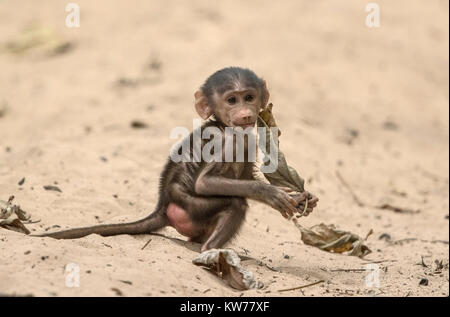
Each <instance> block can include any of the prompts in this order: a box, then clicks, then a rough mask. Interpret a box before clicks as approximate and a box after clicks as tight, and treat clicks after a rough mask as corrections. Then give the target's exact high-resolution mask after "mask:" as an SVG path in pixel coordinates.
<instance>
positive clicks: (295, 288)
mask: <svg viewBox="0 0 450 317" xmlns="http://www.w3.org/2000/svg"><path fill="white" fill-rule="evenodd" d="M323 282H325V281H324V280H320V281H317V282H314V283H311V284H307V285H302V286H297V287H292V288H286V289H280V290H278V291H279V292H287V291H295V290H297V289H303V288H306V287H310V286H313V285H316V284H320V283H323Z"/></svg>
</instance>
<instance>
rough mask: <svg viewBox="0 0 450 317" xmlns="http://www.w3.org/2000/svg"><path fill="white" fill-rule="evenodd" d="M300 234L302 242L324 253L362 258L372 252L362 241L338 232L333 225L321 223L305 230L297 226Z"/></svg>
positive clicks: (343, 232) (347, 233)
mask: <svg viewBox="0 0 450 317" xmlns="http://www.w3.org/2000/svg"><path fill="white" fill-rule="evenodd" d="M297 227H298V228H299V230H300V231H301V233H302V241H303V243H305V244H307V245H312V246H315V247H317V248H319V249H322V250H324V251H328V252H333V253H344V254H347V255H354V256H357V257H360V258H362V257H364V256H366V255H367V254H369V253H371V252H372V251H371V250H370V249H369V248H368V247H367V246H366V245H364V240H363V239H362V238H360V237H359V236H358V235H356V234H353V233H351V232H348V231H342V230H338V229H336V228H335V227H334V225H329V226H327V225H325V224H323V223H321V224H319V225H315V226H312V227H311V228H309V229H307V228H304V227H302V226H300V225H298V226H297Z"/></svg>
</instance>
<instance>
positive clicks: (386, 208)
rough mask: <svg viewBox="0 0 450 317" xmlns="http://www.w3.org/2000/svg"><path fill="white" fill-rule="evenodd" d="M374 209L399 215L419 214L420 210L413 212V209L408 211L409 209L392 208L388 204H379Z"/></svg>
mask: <svg viewBox="0 0 450 317" xmlns="http://www.w3.org/2000/svg"><path fill="white" fill-rule="evenodd" d="M374 208H377V209H382V210H391V211H393V212H396V213H400V214H417V213H419V212H420V210H418V209H417V210H413V209H409V208H402V207H397V206H393V205H390V204H381V205H379V206H374Z"/></svg>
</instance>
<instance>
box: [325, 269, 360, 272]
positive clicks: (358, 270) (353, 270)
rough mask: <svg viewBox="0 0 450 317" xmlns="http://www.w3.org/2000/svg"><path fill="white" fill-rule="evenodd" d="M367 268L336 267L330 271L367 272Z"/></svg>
mask: <svg viewBox="0 0 450 317" xmlns="http://www.w3.org/2000/svg"><path fill="white" fill-rule="evenodd" d="M365 271H367V270H366V269H335V270H330V272H365Z"/></svg>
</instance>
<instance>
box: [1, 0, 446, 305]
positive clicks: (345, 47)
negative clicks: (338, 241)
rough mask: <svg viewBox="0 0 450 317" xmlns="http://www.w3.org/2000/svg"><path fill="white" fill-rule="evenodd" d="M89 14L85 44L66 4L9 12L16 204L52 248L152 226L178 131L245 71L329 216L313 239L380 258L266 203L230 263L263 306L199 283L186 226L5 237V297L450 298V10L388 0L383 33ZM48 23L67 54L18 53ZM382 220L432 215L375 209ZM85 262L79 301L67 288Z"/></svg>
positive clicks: (323, 24)
mask: <svg viewBox="0 0 450 317" xmlns="http://www.w3.org/2000/svg"><path fill="white" fill-rule="evenodd" d="M76 2H77V3H78V4H79V5H80V8H81V19H80V27H79V28H67V27H66V26H65V19H66V14H67V13H66V12H65V10H64V4H63V3H61V2H60V1H57V0H54V1H50V0H42V1H39V4H37V3H36V1H31V0H30V1H13V0H3V1H1V2H0V20H1V21H2V22H1V23H0V45H1V49H0V108H2V107H3V109H4V110H5V111H3V114H2V115H1V116H0V199H3V200H7V199H8V197H9V196H10V195H15V197H16V202H17V203H19V204H20V205H21V207H22V208H23V209H25V210H27V211H28V212H30V213H31V214H32V219H33V220H40V222H38V223H34V224H29V225H27V227H28V228H29V229H30V230H31V231H32V232H33V233H39V232H44V231H45V230H57V229H59V228H70V227H75V226H81V225H86V224H98V223H110V222H116V221H125V220H134V219H139V218H140V217H143V216H145V215H147V214H148V213H149V212H151V211H152V210H153V208H154V206H155V203H156V200H157V197H156V195H157V185H158V178H159V172H160V171H161V169H162V167H163V165H164V163H165V161H166V157H167V155H168V153H169V150H170V148H171V146H172V145H173V144H174V142H175V141H176V140H173V139H171V138H170V137H169V136H170V132H171V131H172V129H173V128H175V127H180V126H181V127H186V128H188V129H189V130H191V129H192V119H193V118H197V115H196V113H195V111H194V107H193V93H194V92H195V90H196V89H197V88H198V87H199V86H200V85H201V84H202V82H203V81H204V79H205V78H206V77H207V76H209V75H210V74H211V73H213V72H214V71H216V70H217V69H220V68H222V67H226V66H230V65H236V66H244V67H249V68H251V69H253V70H254V71H255V72H256V73H258V74H260V75H261V76H263V77H264V78H265V79H266V80H267V83H268V86H269V89H270V92H271V101H272V102H273V103H274V105H275V108H274V114H275V117H276V119H277V122H278V124H279V126H280V128H281V130H282V136H281V137H280V141H281V149H282V150H283V151H284V153H285V155H286V157H287V159H288V162H289V164H290V165H292V166H293V167H295V168H296V169H297V171H298V172H299V173H300V175H301V176H302V177H304V178H305V179H306V180H307V181H306V189H307V190H309V191H311V192H313V193H315V194H316V195H317V196H319V198H320V202H319V205H318V207H317V209H316V210H315V211H314V212H313V213H312V214H311V215H310V216H309V217H307V218H302V219H301V224H302V225H304V226H312V225H315V224H319V223H326V224H334V225H336V226H337V227H338V228H339V229H343V230H348V231H351V232H353V233H355V234H358V235H360V236H362V237H364V236H365V235H366V234H367V232H368V231H369V230H370V229H373V231H374V233H373V234H372V235H371V236H370V237H369V238H368V240H367V245H368V246H369V247H370V248H371V249H372V251H373V252H372V253H371V254H370V255H368V256H367V257H366V258H365V260H362V259H359V258H357V257H351V256H346V255H340V254H333V253H328V252H324V251H321V250H319V249H316V248H314V247H311V246H307V245H304V244H303V243H302V242H301V239H300V233H299V231H298V229H297V228H296V227H295V226H294V225H293V224H292V223H290V222H288V221H286V220H285V219H284V218H282V217H281V216H280V215H279V213H278V212H277V211H275V210H272V209H271V208H269V207H267V206H265V205H262V204H260V203H256V202H251V203H250V210H249V212H248V214H247V217H246V221H245V224H244V226H243V228H242V230H241V232H240V233H239V235H238V236H237V237H236V238H235V239H234V240H233V241H232V242H231V243H230V244H229V245H228V247H230V248H232V249H234V250H235V251H237V252H238V253H239V254H240V255H241V256H243V255H246V256H247V257H249V258H250V259H248V260H246V261H243V263H242V264H243V265H244V266H245V267H246V268H247V269H249V270H251V271H253V272H254V274H255V277H256V278H257V279H258V280H260V281H262V282H263V283H264V288H263V289H259V290H249V291H245V292H241V291H236V290H233V289H231V288H229V287H228V286H227V285H226V284H225V283H224V282H223V281H221V280H220V279H218V278H217V277H216V276H214V275H213V274H211V273H209V272H207V271H205V270H204V269H202V268H201V267H197V266H195V265H193V264H192V259H193V258H194V257H196V256H197V255H198V246H195V245H192V244H189V243H186V242H183V241H184V240H185V239H184V238H183V237H182V236H180V235H179V234H178V233H177V232H176V231H175V230H174V229H172V228H165V229H164V230H161V231H160V233H161V235H162V236H160V235H142V236H127V235H122V236H115V237H108V238H103V237H100V236H96V235H91V236H88V237H85V238H82V239H79V240H70V241H57V240H52V239H50V238H33V237H27V236H25V235H23V234H19V233H16V232H13V231H9V230H5V229H0V254H1V256H0V293H1V294H4V295H27V294H30V295H34V296H120V295H123V296H298V297H303V296H448V295H449V269H448V263H449V245H448V240H449V223H448V221H449V220H448V210H449V179H448V172H449V166H448V162H449V133H448V131H449V130H448V129H449V122H448V114H449V113H448V112H449V106H448V101H449V93H448V84H449V76H448V66H449V60H448V53H449V52H448V50H449V46H448V35H449V34H448V21H449V20H448V19H449V16H448V2H447V1H444V0H442V1H418V0H417V1H377V3H379V5H380V10H381V11H380V14H381V19H380V23H381V25H380V27H379V28H368V27H367V26H366V25H365V18H366V15H367V12H365V5H366V2H365V1H346V2H345V3H344V2H342V1H283V4H282V5H281V4H280V3H278V2H274V1H256V0H252V1H245V2H243V1H237V0H236V1H221V2H219V1H217V2H216V3H215V4H214V5H211V2H210V1H206V0H204V1H201V0H195V1H171V0H165V1H144V0H142V1H88V0H78V1H76ZM29 25H34V26H33V27H36V25H39V27H41V28H46V29H47V30H53V31H54V33H57V34H58V36H59V38H58V40H56V35H51V36H50V38H52V39H53V38H55V40H54V42H52V43H53V44H51V45H50V44H48V43H47V44H48V45H47V44H43V45H37V46H36V47H31V48H28V49H25V50H24V52H22V53H18V52H14V51H11V49H9V50H8V49H7V48H6V47H10V48H11V45H9V46H7V45H8V44H7V43H11V42H13V43H14V42H15V41H16V42H17V41H18V38H19V37H20V34H21V32H22V30H23V29H24V28H26V27H27V26H29ZM53 31H52V32H53ZM50 33H51V32H50ZM52 34H53V33H52ZM58 41H60V42H58ZM54 43H56V44H54ZM58 43H59V44H58ZM55 45H56V51H55ZM58 45H59V46H58ZM133 120H139V121H142V122H144V123H146V124H147V125H148V128H143V129H134V128H132V127H131V126H130V123H131V122H132V121H133ZM336 172H338V173H339V174H340V175H342V177H343V178H344V179H345V181H346V182H347V183H348V184H349V186H350V187H351V189H352V191H353V192H354V194H355V195H356V196H357V197H358V198H359V199H360V200H362V201H363V202H364V203H365V204H366V206H362V207H361V206H358V204H357V203H356V202H355V200H354V199H353V197H352V195H351V193H350V192H349V190H348V189H347V188H345V187H343V185H342V182H341V181H340V180H339V178H338V177H337V175H336ZM23 177H25V183H24V184H23V185H22V186H20V185H18V182H19V181H20V180H21V179H22V178H23ZM45 185H55V186H58V187H59V188H60V189H61V191H62V192H55V191H47V190H45V189H44V188H43V186H45ZM383 203H389V204H392V205H396V206H400V207H402V208H408V209H412V210H415V211H417V210H418V211H419V212H417V213H398V212H394V211H391V210H382V209H377V208H373V207H371V206H374V205H380V204H383ZM58 226H59V227H58ZM383 234H385V235H384V237H386V234H388V235H389V237H390V240H389V241H387V240H386V239H385V238H382V239H380V236H382V235H383ZM149 239H151V241H150V243H149V244H148V245H147V246H146V247H145V248H144V249H142V248H143V246H144V245H145V244H146V243H147V242H148V240H149ZM422 258H423V261H424V264H425V265H422ZM436 260H438V261H442V264H443V268H441V269H440V270H437V271H436V264H435V261H436ZM261 261H262V262H261ZM370 261H383V262H381V263H378V265H379V266H378V269H379V271H378V273H379V284H378V285H375V286H378V287H371V285H370V284H367V283H366V278H367V276H368V275H369V273H368V272H366V271H364V269H365V268H366V264H367V263H368V262H370ZM70 263H75V264H76V265H78V268H79V270H80V285H79V287H68V286H67V283H66V278H67V275H68V273H67V272H66V271H65V268H66V266H67V265H68V264H70ZM259 263H263V264H262V265H260V264H259ZM69 268H70V266H69ZM348 269H351V270H353V271H345V270H348ZM69 273H70V272H69ZM422 279H427V281H428V285H419V283H420V281H421V280H422ZM318 280H325V282H324V283H320V284H317V285H314V286H311V287H308V288H305V289H303V290H295V291H289V292H279V290H280V289H284V288H290V287H296V286H301V285H305V284H309V283H313V282H315V281H318ZM70 285H73V284H70V283H69V286H70ZM372 286H373V285H372Z"/></svg>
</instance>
